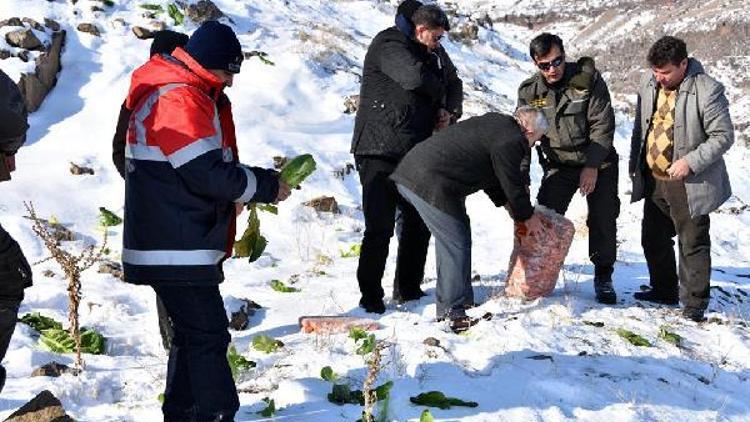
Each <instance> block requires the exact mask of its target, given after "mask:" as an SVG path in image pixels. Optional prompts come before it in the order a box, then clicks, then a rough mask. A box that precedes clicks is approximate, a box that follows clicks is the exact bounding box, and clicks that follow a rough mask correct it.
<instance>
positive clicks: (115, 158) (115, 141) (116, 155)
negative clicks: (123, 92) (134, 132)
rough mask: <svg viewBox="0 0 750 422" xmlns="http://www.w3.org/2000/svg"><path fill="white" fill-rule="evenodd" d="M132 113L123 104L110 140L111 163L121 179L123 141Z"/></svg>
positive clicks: (123, 173) (122, 170)
mask: <svg viewBox="0 0 750 422" xmlns="http://www.w3.org/2000/svg"><path fill="white" fill-rule="evenodd" d="M131 113H132V112H131V111H130V110H129V109H128V108H127V107H125V102H123V103H122V106H121V107H120V116H119V117H118V118H117V127H116V128H115V136H114V137H113V138H112V162H113V163H114V164H115V168H117V172H118V173H120V176H122V178H123V179H124V178H125V139H126V137H127V133H128V123H129V121H130V114H131Z"/></svg>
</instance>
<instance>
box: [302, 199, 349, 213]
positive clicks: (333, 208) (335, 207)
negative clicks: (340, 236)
mask: <svg viewBox="0 0 750 422" xmlns="http://www.w3.org/2000/svg"><path fill="white" fill-rule="evenodd" d="M304 205H305V206H308V207H311V208H314V209H315V211H318V212H332V213H334V214H338V213H339V212H341V211H340V210H339V204H338V203H337V202H336V198H334V197H332V196H320V197H317V198H314V199H311V200H309V201H307V202H305V203H304Z"/></svg>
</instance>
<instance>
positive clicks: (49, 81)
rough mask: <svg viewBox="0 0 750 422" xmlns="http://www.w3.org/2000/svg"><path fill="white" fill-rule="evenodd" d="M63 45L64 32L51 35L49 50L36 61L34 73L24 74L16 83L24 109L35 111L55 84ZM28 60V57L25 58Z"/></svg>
mask: <svg viewBox="0 0 750 422" xmlns="http://www.w3.org/2000/svg"><path fill="white" fill-rule="evenodd" d="M64 43H65V31H58V32H55V33H54V34H52V43H51V46H50V48H49V50H47V51H45V52H44V53H42V54H41V55H40V56H39V57H37V59H36V72H35V73H33V74H29V73H24V74H22V75H21V80H20V81H19V82H18V88H19V89H20V90H21V93H23V96H24V99H25V100H26V108H27V109H28V110H29V111H36V110H37V109H39V106H41V104H42V101H44V97H46V96H47V93H48V92H49V90H50V89H52V87H54V86H55V84H56V83H57V73H58V72H59V71H60V68H61V66H60V53H61V51H62V47H63V44H64ZM27 58H28V57H27Z"/></svg>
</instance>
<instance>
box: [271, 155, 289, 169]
mask: <svg viewBox="0 0 750 422" xmlns="http://www.w3.org/2000/svg"><path fill="white" fill-rule="evenodd" d="M287 161H289V159H288V158H286V157H283V156H281V155H277V156H275V157H273V168H275V169H276V170H280V169H281V168H282V167H284V165H286V163H287Z"/></svg>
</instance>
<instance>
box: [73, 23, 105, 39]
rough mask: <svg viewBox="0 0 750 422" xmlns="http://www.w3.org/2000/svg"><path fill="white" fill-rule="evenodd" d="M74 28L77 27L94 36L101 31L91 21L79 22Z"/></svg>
mask: <svg viewBox="0 0 750 422" xmlns="http://www.w3.org/2000/svg"><path fill="white" fill-rule="evenodd" d="M76 29H78V30H79V31H80V32H85V33H87V34H91V35H93V36H95V37H99V36H101V32H99V28H97V27H96V25H94V24H93V23H82V24H79V25H78V27H77V28H76Z"/></svg>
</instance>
